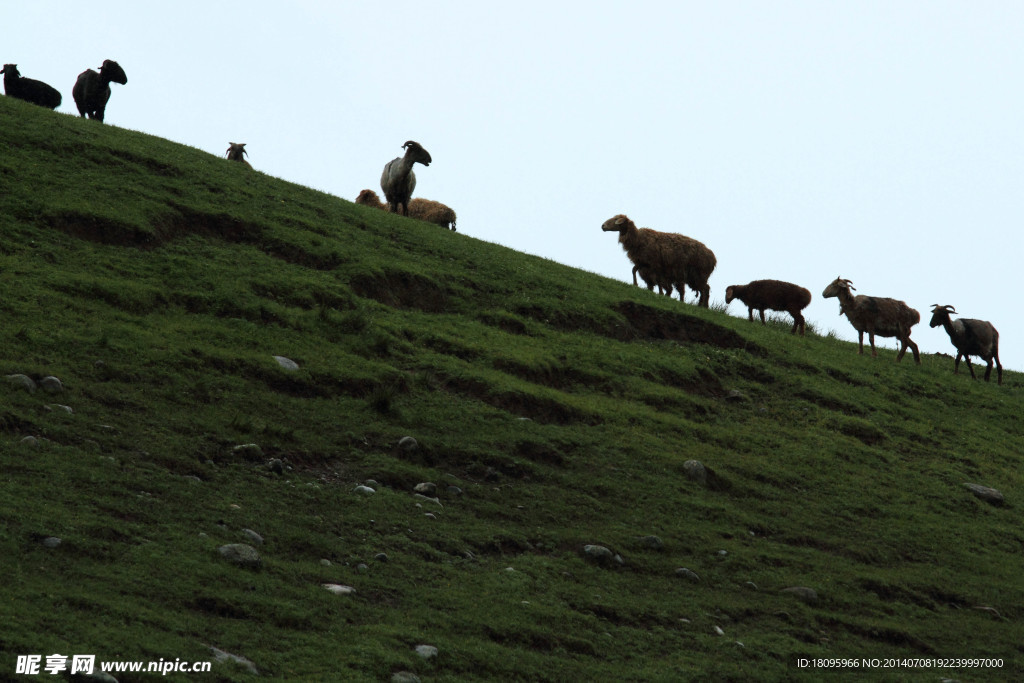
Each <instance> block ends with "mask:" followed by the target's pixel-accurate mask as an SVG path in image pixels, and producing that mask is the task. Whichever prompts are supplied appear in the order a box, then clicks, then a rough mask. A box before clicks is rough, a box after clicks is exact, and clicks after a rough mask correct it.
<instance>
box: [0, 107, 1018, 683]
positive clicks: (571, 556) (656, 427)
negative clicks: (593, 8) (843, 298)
mask: <svg viewBox="0 0 1024 683" xmlns="http://www.w3.org/2000/svg"><path fill="white" fill-rule="evenodd" d="M0 138H2V139H3V142H4V143H5V145H6V147H5V150H6V151H5V153H4V155H3V156H2V157H0V183H2V194H0V235H2V240H0V282H2V290H0V291H2V292H3V296H2V297H0V313H2V324H0V344H2V348H3V349H4V353H3V354H2V356H0V374H2V375H5V376H7V375H25V376H26V377H28V378H30V379H32V380H33V381H34V382H36V383H37V384H38V383H41V380H42V379H43V378H44V377H47V376H55V377H57V378H59V379H60V381H61V383H62V389H61V390H60V391H59V392H58V393H52V394H51V393H48V392H47V391H46V390H44V389H43V388H38V389H37V390H35V391H32V392H30V391H28V390H26V389H25V388H24V387H23V386H22V385H21V384H19V383H18V382H20V381H21V380H19V379H11V378H8V379H7V380H5V381H4V383H3V384H2V385H0V397H2V400H3V402H2V403H0V458H2V460H0V462H2V471H3V478H2V484H0V500H2V501H3V502H2V503H0V522H2V524H0V540H2V546H0V567H2V569H3V575H4V576H5V578H6V583H7V591H6V593H7V595H9V596H10V598H9V599H8V600H5V601H3V603H2V604H0V620H2V623H4V624H6V625H7V628H6V629H4V630H3V633H2V634H0V645H2V647H0V650H2V652H3V654H2V655H0V671H5V672H12V671H14V670H15V666H16V660H17V655H29V654H41V655H48V654H52V653H61V654H65V655H73V654H95V655H96V656H97V660H99V661H111V660H140V661H141V660H145V661H157V660H160V659H163V660H165V661H173V660H175V659H176V658H180V659H181V660H183V661H210V660H212V659H213V656H212V654H211V650H210V648H211V647H216V648H219V649H220V650H224V651H227V652H230V653H233V654H235V655H238V656H241V657H245V658H247V659H248V660H250V661H251V662H252V663H253V665H254V666H255V667H256V668H257V669H258V670H259V671H260V673H261V674H263V675H265V676H270V677H276V678H287V679H309V680H317V679H321V680H332V679H335V680H338V679H349V680H361V679H365V680H387V679H388V677H389V676H390V675H392V674H394V673H396V672H400V671H410V672H415V673H416V674H417V675H419V676H420V677H421V678H422V679H423V680H439V681H442V680H559V681H564V680H678V679H686V678H692V677H699V676H707V677H710V678H724V679H734V680H740V679H742V680H752V679H762V680H780V679H789V680H820V679H821V677H822V671H821V670H820V669H818V670H815V669H814V668H813V667H808V668H801V667H799V666H798V663H797V662H798V660H799V659H800V658H805V659H810V660H813V659H815V658H819V659H842V658H845V659H852V660H856V661H857V662H858V665H859V666H862V664H860V663H861V661H862V658H868V659H872V658H878V659H881V660H882V661H883V662H884V661H885V659H886V658H908V657H914V658H953V657H990V658H997V659H999V660H1000V661H1001V668H994V667H993V668H988V669H973V670H972V669H970V668H968V666H967V665H960V666H953V667H951V668H941V669H940V668H938V667H937V665H936V664H935V663H934V661H933V662H932V664H931V666H929V667H923V668H917V669H910V668H906V667H903V668H897V669H896V670H893V671H889V672H886V673H884V674H883V673H881V672H878V676H879V677H886V676H888V677H889V678H892V679H900V680H906V679H907V678H914V677H920V678H921V679H927V680H934V679H935V678H937V677H941V676H949V677H956V678H959V679H960V680H973V679H974V677H975V676H978V679H979V680H980V679H982V678H983V677H986V678H987V677H1007V678H1013V677H1020V676H1021V675H1022V674H1024V655H1022V648H1024V645H1022V643H1024V629H1022V628H1021V626H1020V622H1021V616H1022V615H1024V584H1022V582H1021V581H1020V558H1021V552H1022V550H1024V531H1021V529H1022V521H1024V519H1022V514H1021V509H1022V508H1021V505H1020V503H1019V492H1020V491H1021V490H1022V475H1021V473H1020V467H1019V455H1020V450H1021V449H1020V444H1021V443H1022V436H1024V435H1022V428H1021V423H1020V414H1021V407H1022V402H1021V387H1022V382H1021V377H1020V375H1019V374H1018V373H1012V372H1008V373H1005V374H1004V384H1003V386H1002V387H997V386H995V385H992V384H985V383H980V382H971V381H970V380H969V379H967V378H965V377H964V376H959V377H956V376H954V375H952V373H951V369H950V365H951V361H950V360H949V359H948V358H925V359H924V363H923V365H922V366H920V367H916V366H914V365H913V364H910V363H903V364H899V365H897V364H896V363H894V362H893V358H894V354H893V353H892V352H891V351H883V352H882V353H881V355H880V357H879V358H878V359H871V358H870V357H861V356H858V355H857V354H856V351H855V347H854V346H853V345H850V344H847V343H844V342H840V341H837V340H835V339H832V338H829V337H822V336H818V335H814V334H809V335H808V336H807V337H806V338H799V339H798V338H793V337H792V336H790V335H788V334H786V332H787V330H788V327H787V326H785V325H783V326H770V327H768V328H762V327H761V326H760V325H750V324H748V323H747V321H746V320H740V319H736V318H731V317H729V316H727V315H725V314H723V313H721V312H716V311H713V310H712V311H707V310H698V309H696V308H695V307H691V306H687V305H683V304H680V303H679V302H678V301H669V300H667V299H665V298H663V297H658V296H655V295H652V294H650V293H648V292H646V291H641V290H638V289H637V288H633V287H629V286H626V285H624V284H622V283H619V282H613V281H610V280H608V279H606V278H601V277H598V276H595V275H593V274H589V273H585V272H582V271H579V270H575V269H571V268H567V267H564V266H561V265H559V264H556V263H553V262H550V261H546V260H544V259H540V258H536V257H531V256H526V255H523V254H519V253H516V252H513V251H511V250H508V249H505V248H502V247H498V246H496V245H492V244H488V243H485V242H482V241H480V240H476V239H473V238H472V237H468V236H466V235H465V234H462V233H454V234H453V233H451V232H449V231H447V230H441V229H439V228H437V227H436V226H431V225H428V224H425V223H420V222H416V221H410V220H408V219H403V218H399V217H395V216H391V215H388V214H384V213H382V212H380V211H375V210H372V209H365V208H363V207H359V206H355V205H353V204H351V203H349V202H347V201H344V200H341V199H338V198H336V197H331V196H328V195H324V194H322V193H318V192H314V191H312V190H309V189H307V188H303V187H299V186H296V185H293V184H289V183H287V182H284V181H281V180H278V179H275V178H272V177H270V176H267V175H264V174H262V173H258V172H251V171H249V170H248V169H245V168H241V167H240V165H238V164H230V163H227V162H225V161H224V160H222V159H219V158H216V157H214V156H211V155H209V154H206V153H204V152H201V151H199V150H195V149H191V148H188V147H185V146H182V145H178V144H174V143H171V142H168V141H165V140H161V139H158V138H153V137H151V136H146V135H143V134H140V133H136V132H131V131H125V130H121V129H117V128H116V127H112V126H103V125H98V124H96V123H95V122H90V121H81V120H79V119H77V118H73V117H70V116H66V115H60V114H55V113H52V112H48V111H42V110H40V109H39V108H36V107H32V106H30V105H26V104H24V103H21V102H17V101H12V100H10V99H8V98H0ZM598 227H599V226H595V227H594V230H595V239H599V238H600V235H599V234H597V233H598ZM275 356H280V357H285V358H287V359H290V360H292V361H294V362H295V363H296V364H297V365H298V369H287V368H285V367H283V366H282V365H281V364H280V363H279V362H278V361H277V360H276V359H275ZM26 437H32V439H27V440H26ZM403 437H413V438H414V439H415V441H416V445H415V446H411V445H410V444H411V442H410V441H409V440H407V439H406V440H403ZM691 460H698V461H700V462H702V463H703V464H704V465H705V466H706V468H708V469H709V470H710V472H709V474H708V475H707V476H706V477H705V480H704V481H703V482H702V481H700V480H695V479H693V478H691V477H690V476H689V468H688V466H687V465H686V463H687V461H691ZM424 482H430V483H433V484H435V485H436V493H435V492H433V491H432V490H431V489H429V488H421V492H422V491H425V492H426V495H423V494H422V493H420V495H417V491H416V490H415V487H416V486H417V485H418V484H420V483H424ZM965 483H973V484H981V485H986V486H991V487H995V488H997V489H999V490H1000V491H1001V492H1002V493H1003V494H1004V495H1005V498H1006V501H1005V503H1004V504H1002V505H993V504H990V503H988V502H985V501H983V500H982V499H980V498H978V497H976V496H975V495H973V494H972V493H971V491H970V490H968V489H967V488H966V487H965V486H964V484H965ZM359 485H367V486H368V487H369V488H372V489H373V490H374V493H372V494H371V493H368V492H361V491H357V490H356V487H357V486H359ZM246 529H249V530H254V531H256V532H258V533H259V534H260V535H261V536H262V538H263V541H264V542H263V543H262V544H258V543H257V542H256V541H255V540H252V537H251V535H249V534H248V533H247V532H245V531H244V530H246ZM51 537H52V538H59V539H61V542H60V543H59V545H57V546H56V547H48V546H49V545H53V543H54V542H53V541H49V542H48V543H47V544H44V543H43V541H44V540H45V539H48V538H51ZM654 537H657V538H654ZM231 543H248V544H255V545H256V546H257V550H258V552H259V554H260V555H261V558H262V561H261V566H260V568H259V569H247V568H243V567H238V566H236V565H234V564H232V563H231V562H230V561H228V560H226V559H225V558H223V557H221V556H220V555H219V554H218V552H217V549H218V548H219V547H221V546H223V545H225V544H231ZM586 546H604V547H607V548H609V549H610V550H611V553H612V555H618V556H619V558H620V560H621V561H619V560H616V559H614V558H613V559H611V560H610V561H600V560H594V559H593V558H592V557H591V556H590V555H588V554H587V553H586V551H585V550H584V548H585V547H586ZM682 568H686V569H688V570H690V572H691V573H689V574H688V573H686V572H681V571H679V570H680V569H682ZM324 584H339V585H346V586H350V587H353V588H354V589H355V592H354V593H350V594H345V595H337V594H334V593H332V592H329V591H328V590H325V588H324V587H323V585H324ZM793 587H803V588H810V589H813V591H814V594H815V595H816V597H815V598H810V597H809V596H810V594H809V593H806V592H802V593H801V592H792V591H785V590H783V589H787V588H793ZM802 598H803V599H802ZM421 644H426V645H432V646H435V647H437V648H438V654H437V656H436V657H433V658H430V659H424V658H422V657H421V656H419V655H418V654H417V653H416V651H415V650H414V648H415V647H416V646H417V645H421ZM961 664H962V663H961ZM215 671H216V674H215V679H216V680H236V679H238V680H242V679H245V678H247V677H249V676H250V675H251V674H250V673H248V672H247V669H246V668H245V667H244V666H240V665H237V664H231V663H227V664H216V665H215ZM133 676H135V677H133ZM151 677H152V675H150V676H149V677H146V676H145V675H134V674H122V675H120V676H119V680H122V681H124V680H150V679H151ZM168 678H169V679H170V680H174V679H175V677H174V675H173V674H172V675H171V676H168ZM181 679H182V680H188V678H187V677H184V676H183V677H182V678H181Z"/></svg>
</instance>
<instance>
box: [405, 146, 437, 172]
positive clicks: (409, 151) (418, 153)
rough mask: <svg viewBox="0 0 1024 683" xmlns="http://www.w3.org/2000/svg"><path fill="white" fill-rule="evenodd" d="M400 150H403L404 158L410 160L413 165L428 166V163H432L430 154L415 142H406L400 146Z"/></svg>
mask: <svg viewBox="0 0 1024 683" xmlns="http://www.w3.org/2000/svg"><path fill="white" fill-rule="evenodd" d="M402 149H404V150H405V156H406V158H408V159H412V161H413V163H416V162H419V163H421V164H423V165H424V166H430V162H431V161H433V159H431V158H430V152H428V151H427V150H425V149H423V145H421V144H420V143H418V142H416V141H415V140H409V141H407V142H406V143H405V144H404V145H402Z"/></svg>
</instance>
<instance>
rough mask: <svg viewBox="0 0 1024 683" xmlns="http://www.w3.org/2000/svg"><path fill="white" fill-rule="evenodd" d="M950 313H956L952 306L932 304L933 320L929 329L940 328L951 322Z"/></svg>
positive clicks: (929, 324)
mask: <svg viewBox="0 0 1024 683" xmlns="http://www.w3.org/2000/svg"><path fill="white" fill-rule="evenodd" d="M950 313H956V309H955V308H953V307H952V306H940V305H939V304H932V319H931V322H929V323H928V327H938V326H939V325H942V324H945V323H947V322H949V314H950Z"/></svg>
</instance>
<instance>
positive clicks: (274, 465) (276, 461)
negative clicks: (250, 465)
mask: <svg viewBox="0 0 1024 683" xmlns="http://www.w3.org/2000/svg"><path fill="white" fill-rule="evenodd" d="M267 469H269V470H270V471H271V472H273V473H274V474H284V461H283V460H281V458H273V459H272V460H270V461H268V462H267Z"/></svg>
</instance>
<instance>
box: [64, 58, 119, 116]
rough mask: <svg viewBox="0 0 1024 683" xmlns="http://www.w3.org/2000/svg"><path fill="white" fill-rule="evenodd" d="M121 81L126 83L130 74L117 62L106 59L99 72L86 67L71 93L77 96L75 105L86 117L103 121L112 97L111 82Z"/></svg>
mask: <svg viewBox="0 0 1024 683" xmlns="http://www.w3.org/2000/svg"><path fill="white" fill-rule="evenodd" d="M111 83H120V84H121V85H126V84H127V83H128V76H126V75H125V73H124V69H122V68H121V65H120V64H118V63H117V62H115V61H113V60H110V59H104V60H103V66H101V67H100V71H99V73H96V72H95V71H93V70H92V69H86V70H85V71H83V72H82V73H80V74H78V80H76V81H75V87H74V89H73V90H72V91H71V94H72V95H73V96H74V98H75V105H77V106H78V113H79V114H81V115H82V118H85V117H86V115H88V116H89V118H90V119H96V120H97V121H99V122H100V123H102V122H103V114H104V112H105V111H106V109H107V101H108V100H109V99H110V84H111Z"/></svg>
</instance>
